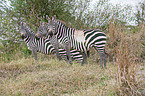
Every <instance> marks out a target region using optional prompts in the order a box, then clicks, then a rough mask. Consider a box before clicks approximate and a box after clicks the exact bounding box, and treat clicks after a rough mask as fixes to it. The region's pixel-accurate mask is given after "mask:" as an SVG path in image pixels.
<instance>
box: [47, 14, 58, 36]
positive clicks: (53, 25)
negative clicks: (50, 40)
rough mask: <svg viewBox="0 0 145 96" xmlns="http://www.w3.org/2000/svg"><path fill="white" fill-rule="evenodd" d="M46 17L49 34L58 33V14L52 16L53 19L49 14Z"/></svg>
mask: <svg viewBox="0 0 145 96" xmlns="http://www.w3.org/2000/svg"><path fill="white" fill-rule="evenodd" d="M46 18H47V20H48V28H49V31H48V34H49V35H50V36H52V35H56V25H57V21H56V15H54V17H52V20H51V19H50V18H49V17H48V16H47V17H46Z"/></svg>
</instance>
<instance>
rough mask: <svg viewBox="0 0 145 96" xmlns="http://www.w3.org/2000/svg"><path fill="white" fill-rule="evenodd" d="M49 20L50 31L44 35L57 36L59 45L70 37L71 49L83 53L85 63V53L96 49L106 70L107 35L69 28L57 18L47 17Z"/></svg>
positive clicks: (100, 32) (95, 30)
mask: <svg viewBox="0 0 145 96" xmlns="http://www.w3.org/2000/svg"><path fill="white" fill-rule="evenodd" d="M47 20H48V29H49V31H47V32H48V33H46V32H44V33H42V34H43V35H45V34H53V35H56V36H57V39H58V42H59V43H61V42H63V40H64V38H66V37H68V40H69V41H70V47H71V48H72V49H75V50H78V51H80V52H81V53H82V55H83V63H86V62H87V60H86V59H87V57H86V54H85V52H86V51H89V50H90V47H94V48H95V49H96V50H97V51H98V53H99V56H100V61H101V67H103V61H104V67H105V68H106V55H105V50H104V47H105V44H106V35H105V33H104V32H102V31H100V30H98V29H92V30H76V29H73V28H69V27H67V26H66V25H65V24H64V23H63V22H61V21H59V20H56V17H55V16H54V17H52V20H50V18H49V17H47ZM51 22H53V23H51ZM37 34H39V33H37Z"/></svg>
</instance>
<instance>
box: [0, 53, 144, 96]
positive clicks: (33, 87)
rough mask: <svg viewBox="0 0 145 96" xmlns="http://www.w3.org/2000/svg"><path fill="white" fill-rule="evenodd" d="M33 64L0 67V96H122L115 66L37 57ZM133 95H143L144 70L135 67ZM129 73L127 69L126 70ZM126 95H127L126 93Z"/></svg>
mask: <svg viewBox="0 0 145 96" xmlns="http://www.w3.org/2000/svg"><path fill="white" fill-rule="evenodd" d="M39 57H41V58H39V60H37V61H35V60H34V58H33V57H30V58H27V59H25V58H21V59H18V60H13V61H11V62H10V63H2V62H1V63H0V70H1V72H0V83H1V87H0V90H1V92H0V95H1V96H10V95H12V96H21V95H22V96H24V95H32V96H38V95H48V96H89V95H90V96H112V95H119V94H125V93H123V91H122V90H121V88H120V87H121V86H120V82H119V80H118V79H119V78H118V75H119V70H118V65H117V63H113V62H108V63H107V69H101V68H100V66H99V64H98V63H95V62H94V61H95V60H93V59H91V58H90V59H88V64H87V65H84V66H81V64H79V63H76V62H73V65H69V63H67V62H65V61H63V60H62V61H58V60H56V59H55V58H51V57H49V56H47V57H46V56H45V55H41V56H39ZM134 68H135V70H136V73H135V77H136V78H135V80H136V82H137V85H134V86H132V87H136V88H135V89H136V90H134V91H137V94H138V95H142V96H143V94H144V93H145V89H144V87H145V68H144V65H143V64H136V65H135V67H134ZM129 70H131V69H129ZM128 94H129V93H128Z"/></svg>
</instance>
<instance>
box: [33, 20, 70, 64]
mask: <svg viewBox="0 0 145 96" xmlns="http://www.w3.org/2000/svg"><path fill="white" fill-rule="evenodd" d="M51 23H53V22H51ZM46 26H47V23H44V22H41V23H40V26H39V28H38V30H37V33H40V34H36V38H37V39H39V38H40V36H41V35H43V32H47V31H48V30H49V29H47V27H46ZM52 27H53V26H52ZM41 33H42V34H41ZM47 36H48V37H49V38H50V42H51V44H52V45H53V47H54V49H55V51H56V56H57V58H58V59H60V56H59V52H58V48H59V45H60V44H58V42H57V37H56V36H55V35H53V34H51V33H50V34H47ZM63 41H65V44H66V46H61V47H63V48H64V49H65V50H66V54H67V57H68V61H69V63H70V64H71V63H72V60H71V53H70V49H69V48H70V47H68V46H70V45H69V42H67V41H68V38H67V36H66V38H64V39H63ZM61 45H63V44H61Z"/></svg>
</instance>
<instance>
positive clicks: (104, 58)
mask: <svg viewBox="0 0 145 96" xmlns="http://www.w3.org/2000/svg"><path fill="white" fill-rule="evenodd" d="M103 60H104V68H107V67H106V54H105V52H104V54H103Z"/></svg>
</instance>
